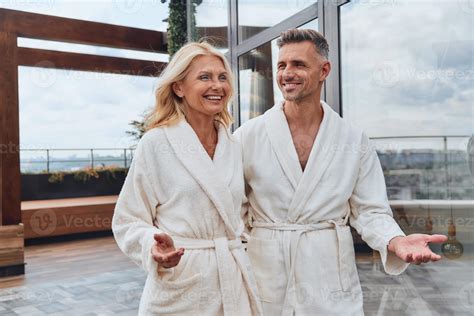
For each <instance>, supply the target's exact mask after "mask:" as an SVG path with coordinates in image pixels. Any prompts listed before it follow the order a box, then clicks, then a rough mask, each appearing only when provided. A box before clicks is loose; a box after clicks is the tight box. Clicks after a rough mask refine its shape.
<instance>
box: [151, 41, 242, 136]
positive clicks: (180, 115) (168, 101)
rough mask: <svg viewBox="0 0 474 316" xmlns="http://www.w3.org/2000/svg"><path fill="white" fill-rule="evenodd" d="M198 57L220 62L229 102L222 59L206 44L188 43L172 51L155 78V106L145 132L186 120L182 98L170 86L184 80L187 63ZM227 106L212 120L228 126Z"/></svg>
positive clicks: (230, 96) (187, 67)
mask: <svg viewBox="0 0 474 316" xmlns="http://www.w3.org/2000/svg"><path fill="white" fill-rule="evenodd" d="M198 56H216V57H218V58H220V59H221V60H222V63H223V64H224V68H225V70H226V72H227V78H228V79H227V80H228V81H229V85H230V92H229V95H228V99H227V101H228V102H229V101H230V100H231V99H232V95H233V92H234V89H233V77H232V70H231V68H230V65H229V63H228V62H227V59H226V58H225V56H224V55H223V54H222V53H221V52H219V51H218V50H217V49H216V48H214V47H213V46H212V45H210V44H208V43H206V42H202V43H188V44H186V45H184V46H183V47H182V48H181V49H180V50H178V51H177V52H176V54H175V55H174V56H173V58H172V59H171V61H170V62H169V64H168V65H167V66H166V68H165V69H164V70H163V72H162V73H161V75H160V77H159V84H158V87H157V89H156V91H155V100H156V101H155V106H154V108H153V110H152V111H151V113H150V114H148V115H147V116H146V118H145V130H146V131H148V130H150V129H152V128H155V127H159V126H167V125H173V124H175V123H178V122H179V121H180V120H182V119H184V118H185V117H186V108H185V105H184V103H183V99H182V98H180V97H178V96H177V95H176V94H175V93H174V91H173V84H174V83H175V82H178V81H180V80H183V79H184V78H185V77H186V75H187V74H188V72H189V67H190V65H191V63H192V62H193V60H194V59H195V58H196V57H198ZM227 107H228V104H227V105H226V106H224V108H223V109H222V111H221V112H219V113H217V114H216V121H218V122H220V123H222V124H224V125H225V126H226V127H229V126H230V124H232V116H231V115H230V113H229V110H228V109H227Z"/></svg>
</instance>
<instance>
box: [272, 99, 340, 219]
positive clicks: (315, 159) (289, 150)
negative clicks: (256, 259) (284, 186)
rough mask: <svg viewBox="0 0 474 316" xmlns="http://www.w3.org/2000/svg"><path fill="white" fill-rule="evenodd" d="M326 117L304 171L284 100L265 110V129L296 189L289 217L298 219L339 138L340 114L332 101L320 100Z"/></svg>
mask: <svg viewBox="0 0 474 316" xmlns="http://www.w3.org/2000/svg"><path fill="white" fill-rule="evenodd" d="M321 105H322V107H323V112H324V116H323V120H322V121H321V125H320V126H319V130H318V135H317V136H316V139H315V141H314V144H313V147H312V149H311V152H310V155H309V158H308V162H307V164H306V168H305V170H304V172H303V171H302V170H301V165H300V162H299V160H298V154H297V153H296V148H295V146H294V143H293V139H292V138H291V132H290V128H289V126H288V121H287V120H286V117H285V113H284V112H283V102H282V103H280V104H276V105H274V106H273V107H272V108H271V109H270V110H268V111H267V112H266V113H265V129H266V132H267V134H268V137H269V139H270V143H271V146H272V148H273V150H274V152H275V154H276V156H277V159H278V162H279V164H280V166H281V168H282V169H283V171H284V173H285V175H286V177H287V178H288V180H289V182H290V183H291V186H292V187H293V189H294V190H295V193H294V195H293V199H292V201H291V203H290V207H289V209H288V221H289V222H290V223H296V222H297V221H298V217H299V215H300V214H301V212H302V211H303V210H304V207H305V205H306V203H307V202H308V200H309V198H310V196H311V195H312V194H313V191H314V190H315V188H316V185H317V184H318V183H319V181H320V180H321V177H322V176H323V174H324V172H325V170H326V169H327V168H328V166H329V164H330V162H331V159H330V158H331V156H332V155H330V152H331V150H332V149H333V148H334V144H335V143H336V141H337V139H338V132H339V131H338V129H337V126H335V125H336V124H337V117H336V116H338V114H337V113H336V112H334V111H333V110H332V109H331V107H330V106H329V105H327V104H326V103H325V102H323V101H321Z"/></svg>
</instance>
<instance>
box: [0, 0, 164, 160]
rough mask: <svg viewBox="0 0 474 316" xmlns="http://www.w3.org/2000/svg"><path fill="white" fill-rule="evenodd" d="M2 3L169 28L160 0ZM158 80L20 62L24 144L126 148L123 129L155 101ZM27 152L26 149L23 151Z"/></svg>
mask: <svg viewBox="0 0 474 316" xmlns="http://www.w3.org/2000/svg"><path fill="white" fill-rule="evenodd" d="M0 7H4V8H11V9H16V10H23V11H29V12H35V13H42V14H50V15H57V16H63V17H69V18H75V19H83V20H89V21H97V22H104V23H110V24H120V25H126V26H133V27H138V28H144V29H152V30H158V31H165V30H166V27H167V24H166V23H164V22H163V19H165V18H166V17H167V16H168V7H167V4H162V3H161V1H160V0H152V1H148V0H144V1H119V0H94V1H91V0H80V1H79V0H78V1H70V0H68V1H66V0H34V1H33V0H31V1H29V0H24V1H5V0H0ZM19 46H27V47H38V48H45V49H54V50H63V51H73V52H81V53H89V54H98V55H106V56H117V57H127V58H137V59H147V60H158V61H167V60H168V56H167V55H162V54H153V53H141V52H137V51H131V50H115V49H110V48H101V47H93V46H87V45H71V44H65V43H57V42H45V41H35V40H26V39H19ZM155 86H156V79H154V78H149V77H136V76H126V75H115V74H101V73H92V72H79V71H69V70H67V71H64V70H54V69H46V68H36V67H35V68H32V67H20V69H19V95H20V127H21V128H20V142H21V147H22V148H28V149H36V148H38V149H45V148H97V147H100V148H123V147H129V146H131V145H133V144H134V141H133V140H132V139H131V138H130V137H128V136H127V135H126V133H125V131H127V130H130V127H129V125H128V123H129V122H130V121H131V120H134V119H139V118H140V115H141V113H143V112H144V111H145V110H146V109H147V108H149V107H150V106H152V105H153V101H154V100H153V90H154V87H155ZM25 156H26V154H25Z"/></svg>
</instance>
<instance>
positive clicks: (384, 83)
mask: <svg viewBox="0 0 474 316" xmlns="http://www.w3.org/2000/svg"><path fill="white" fill-rule="evenodd" d="M473 20H474V7H472V2H471V3H468V2H466V1H462V0H460V1H441V0H434V1H421V0H415V1H408V0H405V1H401V0H385V1H373V2H370V1H354V3H350V4H348V5H345V6H343V7H342V8H341V50H342V54H341V59H342V60H341V63H342V65H341V69H342V80H343V105H344V116H346V117H348V118H350V119H351V120H352V121H354V122H355V123H356V124H358V125H360V126H361V127H363V128H364V129H365V130H366V132H367V133H368V134H369V136H374V137H375V136H402V135H405V136H410V135H470V134H473V133H474V115H473V112H474V63H473V58H474V32H473V31H472V30H473V29H474V23H473Z"/></svg>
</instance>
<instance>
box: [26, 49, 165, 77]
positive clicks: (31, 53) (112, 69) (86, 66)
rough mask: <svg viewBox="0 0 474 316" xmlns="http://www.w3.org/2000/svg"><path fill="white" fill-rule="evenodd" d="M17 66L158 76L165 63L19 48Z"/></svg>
mask: <svg viewBox="0 0 474 316" xmlns="http://www.w3.org/2000/svg"><path fill="white" fill-rule="evenodd" d="M18 65H20V66H31V67H42V68H57V69H69V70H78V71H93V72H105V73H115V74H123V75H134V76H158V75H159V74H160V73H161V70H162V69H163V68H164V67H165V66H166V63H163V62H158V61H147V60H136V59H127V58H119V57H107V56H97V55H88V54H78V53H66V52H57V51H51V50H42V49H33V48H25V47H19V48H18Z"/></svg>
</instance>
